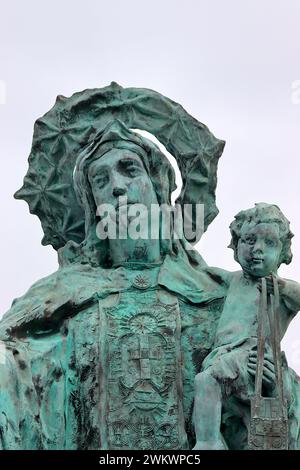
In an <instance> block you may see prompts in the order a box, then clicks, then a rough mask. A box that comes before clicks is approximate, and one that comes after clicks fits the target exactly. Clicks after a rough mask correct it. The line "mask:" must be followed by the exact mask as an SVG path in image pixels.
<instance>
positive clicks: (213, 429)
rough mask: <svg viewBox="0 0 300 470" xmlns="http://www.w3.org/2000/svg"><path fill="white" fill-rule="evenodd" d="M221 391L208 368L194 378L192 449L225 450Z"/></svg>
mask: <svg viewBox="0 0 300 470" xmlns="http://www.w3.org/2000/svg"><path fill="white" fill-rule="evenodd" d="M221 413H222V390H221V386H220V385H219V383H218V382H217V380H216V379H215V378H214V377H213V376H212V375H211V374H210V372H209V368H208V369H207V370H206V371H204V372H200V374H197V375H196V378H195V401H194V413H193V421H194V426H195V431H196V440H197V442H196V446H195V447H194V449H199V450H200V449H203V450H204V449H215V450H218V449H219V450H223V449H226V446H225V444H224V441H223V439H222V436H221V432H220V427H221Z"/></svg>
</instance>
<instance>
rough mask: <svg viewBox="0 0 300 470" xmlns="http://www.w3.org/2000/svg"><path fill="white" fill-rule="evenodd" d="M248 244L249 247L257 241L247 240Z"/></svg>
mask: <svg viewBox="0 0 300 470" xmlns="http://www.w3.org/2000/svg"><path fill="white" fill-rule="evenodd" d="M246 242H247V243H248V245H254V243H255V240H254V238H247V239H246Z"/></svg>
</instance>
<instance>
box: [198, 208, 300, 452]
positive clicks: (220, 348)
mask: <svg viewBox="0 0 300 470" xmlns="http://www.w3.org/2000/svg"><path fill="white" fill-rule="evenodd" d="M230 231H231V236H232V239H231V244H230V248H233V250H234V257H235V259H236V261H237V262H238V263H239V264H240V265H241V268H242V271H237V272H233V273H230V272H227V271H223V270H220V269H217V268H209V269H210V270H211V271H212V272H213V273H214V274H215V276H218V277H219V278H220V279H222V282H223V283H225V285H226V288H227V295H226V300H225V304H224V309H223V312H222V314H221V317H220V320H219V323H218V326H217V331H216V336H215V341H214V347H213V350H212V351H211V352H210V354H209V355H208V356H207V357H206V358H205V360H204V362H203V365H202V371H201V372H200V373H199V374H197V376H196V379H195V403H194V425H195V431H196V441H197V442H196V446H195V447H194V449H212V450H222V449H226V448H227V446H226V443H225V441H224V439H223V436H222V434H221V431H220V427H221V418H222V402H224V401H225V400H226V398H228V397H230V396H236V397H237V398H239V399H241V400H249V398H250V395H251V394H253V391H254V377H255V373H256V360H257V351H255V348H256V347H257V316H258V311H259V305H260V290H261V278H266V281H267V292H268V294H269V295H270V294H273V278H274V277H276V279H277V282H278V286H279V294H280V305H279V312H280V332H279V336H280V340H281V339H282V338H283V336H284V334H285V332H286V330H287V327H288V325H289V323H290V322H291V320H292V319H293V317H294V316H295V315H296V313H297V312H298V311H299V310H300V284H298V283H296V282H294V281H290V280H286V279H281V278H279V277H278V276H277V269H278V267H279V266H280V265H281V263H286V264H289V263H290V262H291V259H292V253H291V238H292V236H293V234H292V233H291V231H290V229H289V221H288V220H287V219H286V217H285V216H284V215H283V213H282V212H281V211H280V209H279V208H278V207H277V206H275V205H270V204H264V203H260V204H256V205H255V207H254V208H252V209H248V210H246V211H241V212H240V213H239V214H238V215H237V216H236V217H235V220H234V221H233V222H232V223H231V225H230ZM270 335H271V333H270V328H269V330H267V332H266V353H265V362H264V368H263V386H264V391H265V392H266V393H267V394H270V395H272V390H273V389H274V385H275V372H274V364H273V360H272V354H271V338H270Z"/></svg>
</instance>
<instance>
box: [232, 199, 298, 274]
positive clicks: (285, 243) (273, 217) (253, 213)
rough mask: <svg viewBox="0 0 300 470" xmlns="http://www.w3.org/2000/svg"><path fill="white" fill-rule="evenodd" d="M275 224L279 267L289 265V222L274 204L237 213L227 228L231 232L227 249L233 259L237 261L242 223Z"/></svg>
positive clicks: (256, 206)
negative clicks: (278, 236)
mask: <svg viewBox="0 0 300 470" xmlns="http://www.w3.org/2000/svg"><path fill="white" fill-rule="evenodd" d="M245 222H247V223H251V222H253V223H254V224H255V225H256V224H259V223H273V224H274V223H276V224H277V225H278V228H279V234H280V239H281V242H282V251H281V255H280V258H279V266H280V264H282V263H285V264H289V263H290V262H291V261H292V257H293V254H292V251H291V239H292V237H293V236H294V235H293V233H292V232H291V231H290V222H289V221H288V219H287V218H286V217H285V216H284V215H283V213H282V212H281V210H280V209H279V207H278V206H276V205H275V204H266V203H264V202H260V203H258V204H255V207H252V208H251V209H247V210H245V211H241V212H239V213H238V214H237V215H236V216H235V220H234V221H233V222H231V224H230V226H229V228H230V232H231V242H230V245H229V246H228V248H232V249H233V251H234V259H235V260H236V261H238V259H237V247H238V241H239V238H240V236H241V229H242V227H243V225H244V223H245Z"/></svg>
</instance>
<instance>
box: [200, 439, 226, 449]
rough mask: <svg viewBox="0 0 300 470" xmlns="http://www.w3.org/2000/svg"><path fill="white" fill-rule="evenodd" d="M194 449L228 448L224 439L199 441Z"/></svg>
mask: <svg viewBox="0 0 300 470" xmlns="http://www.w3.org/2000/svg"><path fill="white" fill-rule="evenodd" d="M193 450H227V448H226V446H225V445H224V443H223V442H222V441H197V442H196V445H195V447H194V448H193Z"/></svg>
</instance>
